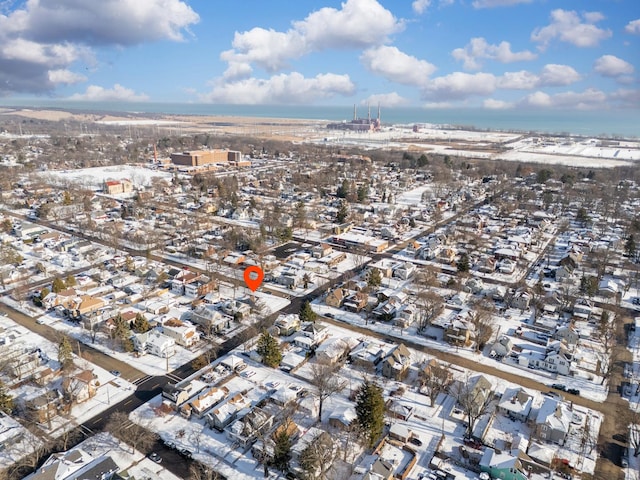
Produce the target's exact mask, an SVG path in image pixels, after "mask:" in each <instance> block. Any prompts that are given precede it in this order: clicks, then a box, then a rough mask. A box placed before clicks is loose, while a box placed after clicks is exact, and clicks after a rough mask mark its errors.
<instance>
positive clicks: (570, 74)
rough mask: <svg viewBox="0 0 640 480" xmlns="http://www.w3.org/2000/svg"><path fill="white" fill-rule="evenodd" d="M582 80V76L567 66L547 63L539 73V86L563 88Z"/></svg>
mask: <svg viewBox="0 0 640 480" xmlns="http://www.w3.org/2000/svg"><path fill="white" fill-rule="evenodd" d="M581 79H582V76H581V75H580V74H579V73H578V72H576V71H575V69H574V68H573V67H570V66H569V65H558V64H555V63H549V64H547V65H545V66H544V67H542V71H541V72H540V84H539V85H540V86H549V87H551V86H553V87H559V86H565V85H571V84H572V83H575V82H577V81H579V80H581Z"/></svg>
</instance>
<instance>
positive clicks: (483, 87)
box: [424, 72, 497, 100]
mask: <svg viewBox="0 0 640 480" xmlns="http://www.w3.org/2000/svg"><path fill="white" fill-rule="evenodd" d="M496 84H497V79H496V77H495V76H494V75H492V74H490V73H475V74H470V73H463V72H454V73H451V74H449V75H445V76H443V77H438V78H434V79H433V81H431V82H430V83H429V84H428V85H427V87H426V89H425V91H424V94H425V95H426V97H428V98H437V99H445V100H450V99H464V98H467V97H470V96H472V95H490V94H491V93H493V92H494V91H495V89H496Z"/></svg>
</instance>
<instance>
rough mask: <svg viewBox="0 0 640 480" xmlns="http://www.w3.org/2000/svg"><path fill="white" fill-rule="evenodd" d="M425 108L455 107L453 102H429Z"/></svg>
mask: <svg viewBox="0 0 640 480" xmlns="http://www.w3.org/2000/svg"><path fill="white" fill-rule="evenodd" d="M423 106H424V108H443V109H444V108H452V107H453V106H454V105H453V104H452V103H451V102H428V103H425V104H424V105H423Z"/></svg>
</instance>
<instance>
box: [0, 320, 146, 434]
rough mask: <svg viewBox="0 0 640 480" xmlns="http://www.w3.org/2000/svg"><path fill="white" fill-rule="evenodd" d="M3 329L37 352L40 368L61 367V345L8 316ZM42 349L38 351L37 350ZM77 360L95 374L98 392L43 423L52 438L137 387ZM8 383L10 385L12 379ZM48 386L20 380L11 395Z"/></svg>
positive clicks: (27, 395) (37, 391) (0, 322)
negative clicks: (66, 413) (59, 346)
mask: <svg viewBox="0 0 640 480" xmlns="http://www.w3.org/2000/svg"><path fill="white" fill-rule="evenodd" d="M0 329H1V330H2V332H3V333H2V334H3V335H4V336H6V338H12V339H13V340H12V341H13V342H18V343H19V344H20V345H21V346H23V347H24V349H25V350H26V351H34V352H36V351H37V352H38V354H39V357H40V363H41V365H40V366H39V367H38V369H45V368H47V367H48V368H51V370H53V371H56V370H58V368H59V362H58V360H57V359H58V346H57V345H54V344H53V343H51V342H50V341H48V340H46V339H44V338H42V337H41V336H39V335H37V334H36V333H34V332H32V331H31V330H28V329H27V328H25V327H23V326H21V325H18V324H17V323H15V322H14V321H13V320H11V319H10V318H9V317H0ZM38 349H39V350H38ZM73 359H74V363H75V365H76V367H77V368H79V369H88V370H91V371H92V372H93V374H94V375H95V378H94V379H95V380H96V382H97V383H96V384H97V388H96V394H95V396H94V397H92V398H90V399H88V400H86V401H84V402H82V403H80V404H76V405H74V406H73V408H72V409H71V412H70V413H69V414H68V415H65V416H59V417H55V418H53V419H52V421H51V426H49V425H40V427H41V428H42V429H43V430H45V431H46V432H47V434H48V435H51V436H52V437H57V436H59V435H61V434H62V433H64V432H66V431H68V430H69V429H71V428H73V427H74V426H75V425H78V424H81V423H82V422H84V421H85V420H88V419H89V418H91V417H93V416H95V415H96V414H98V413H100V412H101V411H103V410H106V409H107V408H109V406H110V405H111V404H115V403H117V402H119V401H120V400H123V399H124V398H126V397H128V396H129V395H131V393H132V391H133V390H134V386H133V384H131V383H129V382H127V381H126V380H124V379H123V378H118V377H115V376H114V375H113V374H111V373H110V372H108V371H106V370H104V369H103V368H101V367H99V366H97V365H95V364H93V363H90V362H88V361H87V360H85V359H82V358H78V357H77V356H75V355H74V357H73ZM5 383H6V384H8V385H11V384H12V383H13V381H11V382H10V383H7V381H5ZM46 388H48V387H45V388H43V387H39V386H36V385H35V384H33V383H30V382H28V383H20V385H19V386H16V387H15V388H13V389H12V392H11V393H12V395H13V396H14V398H15V399H16V401H18V402H21V401H24V399H27V398H32V397H35V396H38V395H40V394H42V393H44V391H45V390H46Z"/></svg>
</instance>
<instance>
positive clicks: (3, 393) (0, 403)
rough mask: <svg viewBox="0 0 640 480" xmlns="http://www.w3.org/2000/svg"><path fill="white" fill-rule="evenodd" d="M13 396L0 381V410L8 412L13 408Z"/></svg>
mask: <svg viewBox="0 0 640 480" xmlns="http://www.w3.org/2000/svg"><path fill="white" fill-rule="evenodd" d="M14 406H15V405H14V403H13V398H12V397H11V395H9V392H7V389H6V387H5V386H4V383H2V382H1V381H0V412H4V413H6V414H10V413H11V412H12V411H13V408H14Z"/></svg>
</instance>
